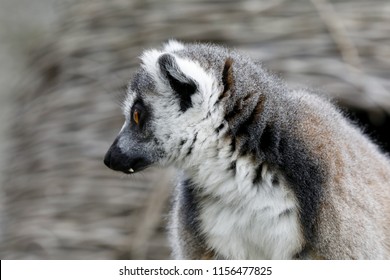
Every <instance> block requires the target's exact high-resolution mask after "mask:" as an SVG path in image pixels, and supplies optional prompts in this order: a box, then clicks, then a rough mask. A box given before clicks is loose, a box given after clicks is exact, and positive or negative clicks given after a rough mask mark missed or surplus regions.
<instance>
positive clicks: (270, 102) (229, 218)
mask: <svg viewBox="0 0 390 280" xmlns="http://www.w3.org/2000/svg"><path fill="white" fill-rule="evenodd" d="M141 60H142V64H141V68H140V70H139V71H138V72H137V73H136V74H135V76H134V78H133V80H132V82H131V83H130V85H129V88H128V92H127V97H126V100H125V101H124V104H123V109H124V114H125V118H126V121H125V123H124V125H123V127H122V129H121V131H120V133H119V135H118V137H117V138H116V140H115V141H114V143H113V145H112V146H111V148H110V149H109V151H108V152H107V154H106V157H105V163H106V165H107V166H108V167H110V168H112V169H114V170H119V171H122V172H125V173H134V172H137V171H140V170H142V169H144V168H146V167H148V166H149V165H151V164H158V165H161V166H168V165H173V166H176V167H177V168H178V169H180V170H181V176H180V180H179V182H178V184H177V186H176V188H175V192H174V199H173V207H172V211H171V215H170V220H171V222H170V227H169V231H170V236H171V242H172V247H173V255H174V257H175V258H179V259H183V258H185V259H205V258H207V259H209V258H216V259H294V258H295V259H296V258H298V259H311V258H325V259H385V258H390V162H389V159H388V158H387V157H386V156H385V155H384V154H382V153H381V152H380V150H379V149H378V148H377V147H376V146H375V145H374V144H373V143H372V142H371V141H370V140H369V139H368V138H367V137H366V136H364V135H363V134H362V132H361V131H360V130H359V129H358V128H357V127H355V126H354V125H352V124H351V123H350V122H349V121H347V120H346V119H345V117H344V116H343V115H342V114H341V113H340V112H339V111H338V110H337V109H336V108H335V107H334V106H333V105H332V104H331V103H330V102H329V101H327V100H324V99H323V98H320V97H319V96H317V95H314V94H312V93H310V92H308V91H306V90H291V89H289V88H288V87H286V85H284V83H283V82H282V81H281V80H279V79H278V78H276V77H274V76H273V75H271V74H269V73H268V72H267V71H266V70H264V69H263V67H262V66H261V65H259V64H257V63H254V62H253V61H251V60H250V59H249V58H247V57H245V56H243V55H241V54H239V53H237V52H236V51H231V50H228V49H226V48H223V47H219V46H216V45H211V44H182V43H179V42H177V41H171V42H169V43H168V44H166V45H165V46H164V47H163V49H161V50H157V49H154V50H148V51H145V52H144V54H143V55H142V56H141Z"/></svg>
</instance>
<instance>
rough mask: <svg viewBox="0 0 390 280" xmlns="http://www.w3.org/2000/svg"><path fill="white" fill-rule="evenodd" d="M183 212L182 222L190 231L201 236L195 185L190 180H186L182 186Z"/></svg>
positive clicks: (181, 201)
mask: <svg viewBox="0 0 390 280" xmlns="http://www.w3.org/2000/svg"><path fill="white" fill-rule="evenodd" d="M180 203H181V208H182V209H181V210H182V211H181V212H182V214H183V216H182V219H183V220H182V221H183V223H184V225H185V227H186V228H187V229H188V230H189V231H190V232H194V233H197V234H199V233H200V228H199V220H198V219H199V210H198V203H197V197H196V190H195V185H194V183H193V182H192V181H191V180H190V179H186V180H185V181H183V182H182V184H181V200H180Z"/></svg>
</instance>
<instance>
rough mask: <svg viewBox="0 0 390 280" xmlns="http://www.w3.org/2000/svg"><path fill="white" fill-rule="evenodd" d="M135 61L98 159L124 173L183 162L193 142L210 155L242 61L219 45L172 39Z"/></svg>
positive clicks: (228, 109) (231, 104) (223, 124)
mask: <svg viewBox="0 0 390 280" xmlns="http://www.w3.org/2000/svg"><path fill="white" fill-rule="evenodd" d="M232 57H235V59H234V58H232ZM141 60H142V64H141V68H140V70H139V71H138V72H137V73H136V74H135V76H134V77H133V79H132V81H131V83H130V85H129V88H128V91H127V96H126V99H125V101H124V103H123V111H124V115H125V123H124V125H123V127H122V129H121V131H120V133H119V135H118V136H117V138H116V139H115V141H114V143H113V144H112V146H111V147H110V149H109V150H108V152H107V154H106V156H105V159H104V163H105V164H106V165H107V166H108V167H109V168H111V169H113V170H118V171H122V172H125V173H133V172H137V171H140V170H142V169H144V168H146V167H148V166H149V165H151V164H158V165H169V164H176V165H178V166H182V165H183V164H187V165H188V164H189V163H188V161H187V163H186V159H187V158H188V157H190V156H191V154H192V153H195V152H194V150H193V148H194V145H195V144H196V145H198V146H201V147H202V149H199V150H201V151H202V153H203V154H202V155H198V156H199V157H201V158H203V159H206V158H207V157H208V156H212V155H211V154H212V152H211V148H210V147H211V146H212V145H213V143H214V144H215V141H216V139H217V137H218V135H217V134H218V131H219V130H222V129H223V128H224V129H226V127H227V126H229V124H228V123H227V119H226V114H228V113H229V112H231V111H233V110H236V109H237V108H233V107H234V104H235V99H237V96H239V95H237V94H236V95H235V96H236V97H234V96H232V94H231V93H232V91H234V88H235V87H237V83H243V81H240V79H239V78H238V80H237V79H236V80H235V81H234V79H235V78H234V77H233V72H234V66H235V64H236V63H237V61H236V60H240V61H239V62H240V63H241V64H243V63H244V64H245V63H246V64H248V63H247V61H245V59H242V58H239V56H237V55H235V54H234V53H233V52H230V51H228V50H227V49H225V48H222V47H217V46H214V45H205V44H188V45H187V44H186V45H184V44H181V43H179V42H177V41H170V42H169V43H167V44H166V45H165V46H164V48H163V49H162V50H155V49H153V50H148V51H145V52H144V53H143V55H142V56H141ZM249 72H252V74H253V71H249ZM249 72H248V73H249ZM248 75H249V74H248ZM244 76H245V71H244ZM250 99H251V98H248V100H247V102H248V103H250V102H251V101H253V100H250ZM228 100H230V101H228ZM244 105H245V104H241V107H243V106H244ZM241 109H242V108H241ZM195 142H197V143H195ZM199 150H196V153H199Z"/></svg>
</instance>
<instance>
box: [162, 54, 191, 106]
mask: <svg viewBox="0 0 390 280" xmlns="http://www.w3.org/2000/svg"><path fill="white" fill-rule="evenodd" d="M158 63H159V65H160V69H161V72H162V74H163V75H164V76H165V78H166V79H167V80H168V82H169V85H170V87H171V88H172V89H173V91H174V92H175V94H176V96H177V97H178V98H179V104H180V110H181V111H182V112H185V111H187V110H188V109H189V108H191V107H192V100H191V96H192V95H193V94H194V93H195V92H196V90H197V85H196V82H195V81H194V80H192V79H191V78H189V77H187V76H186V75H185V74H184V73H183V72H182V71H181V70H180V69H179V67H178V65H177V64H176V62H175V58H174V57H173V56H172V55H170V54H164V55H162V56H161V57H160V58H159V60H158Z"/></svg>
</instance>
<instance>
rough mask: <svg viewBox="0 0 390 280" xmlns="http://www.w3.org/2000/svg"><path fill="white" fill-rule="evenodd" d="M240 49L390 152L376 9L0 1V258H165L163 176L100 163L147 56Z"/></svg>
mask: <svg viewBox="0 0 390 280" xmlns="http://www.w3.org/2000/svg"><path fill="white" fill-rule="evenodd" d="M170 38H176V39H179V40H183V41H185V42H194V41H198V42H214V43H219V44H224V45H226V46H228V47H232V48H236V49H239V50H241V51H243V52H245V53H247V54H248V55H250V56H251V57H253V58H254V59H256V60H260V61H262V62H263V63H264V65H265V66H266V67H267V68H269V69H270V70H272V71H273V72H275V73H277V74H278V75H279V76H280V77H282V78H284V79H285V80H286V81H287V83H288V84H289V86H290V87H292V88H296V87H310V88H313V89H315V90H316V91H317V92H319V93H320V94H324V95H327V96H329V97H330V98H333V99H334V100H335V102H336V103H337V104H338V105H339V106H340V107H341V108H342V110H343V111H344V112H345V113H346V114H347V115H348V117H350V118H351V119H352V120H353V121H354V122H356V123H358V124H359V125H360V126H361V127H363V129H364V130H365V132H366V133H367V134H368V135H370V137H371V138H372V139H374V140H375V141H376V142H377V143H378V144H379V145H380V146H381V148H382V149H383V150H384V151H388V150H389V149H390V145H389V143H390V136H389V128H390V118H389V116H390V115H389V113H390V79H389V76H390V2H389V1H388V0H375V1H366V0H343V1H336V0H332V1H331V0H295V1H287V0H272V1H271V0H263V1H257V0H244V1H234V0H230V1H227V0H226V1H222V0H214V1H204V0H190V1H180V0H166V1H157V0H110V1H106V0H83V1H75V0H34V1H29V0H0V117H1V121H0V187H1V189H0V257H1V259H167V258H170V249H169V246H168V243H167V238H166V231H165V224H166V217H167V213H168V211H169V200H170V195H171V191H172V185H173V184H174V180H175V179H174V177H175V176H174V173H175V172H174V171H173V170H161V169H154V170H148V171H145V172H143V173H142V174H137V175H135V176H131V177H128V176H124V175H121V174H118V173H114V172H113V171H111V170H108V169H107V168H106V167H105V166H104V165H103V163H102V159H103V156H104V153H105V152H106V150H107V149H108V147H109V146H110V144H111V142H112V141H113V139H114V138H115V135H116V133H117V132H118V131H119V129H120V128H121V126H122V122H123V118H122V115H121V112H120V108H119V103H120V100H121V99H120V97H121V95H122V94H123V92H124V88H125V86H126V83H127V82H128V80H129V78H130V77H131V75H132V73H133V72H134V69H135V68H136V67H137V65H138V63H139V59H138V56H139V55H140V53H141V52H142V50H143V49H145V48H151V47H156V46H160V45H161V44H162V43H163V42H166V41H167V40H168V39H170Z"/></svg>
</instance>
